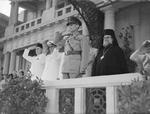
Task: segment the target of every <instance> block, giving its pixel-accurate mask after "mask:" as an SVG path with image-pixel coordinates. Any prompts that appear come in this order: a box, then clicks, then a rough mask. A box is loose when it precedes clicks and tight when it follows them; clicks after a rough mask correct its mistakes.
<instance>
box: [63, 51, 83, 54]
mask: <svg viewBox="0 0 150 114" xmlns="http://www.w3.org/2000/svg"><path fill="white" fill-rule="evenodd" d="M65 55H81V51H67V52H65Z"/></svg>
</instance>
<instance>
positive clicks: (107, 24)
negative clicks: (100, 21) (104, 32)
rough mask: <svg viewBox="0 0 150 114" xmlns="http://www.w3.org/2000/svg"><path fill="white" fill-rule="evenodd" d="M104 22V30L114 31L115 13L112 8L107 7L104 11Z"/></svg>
mask: <svg viewBox="0 0 150 114" xmlns="http://www.w3.org/2000/svg"><path fill="white" fill-rule="evenodd" d="M104 12H105V20H104V29H113V30H114V29H115V11H114V9H113V8H112V7H107V8H106V9H104Z"/></svg>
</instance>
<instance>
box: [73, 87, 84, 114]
mask: <svg viewBox="0 0 150 114" xmlns="http://www.w3.org/2000/svg"><path fill="white" fill-rule="evenodd" d="M85 97H86V95H85V88H75V114H85V112H86V98H85Z"/></svg>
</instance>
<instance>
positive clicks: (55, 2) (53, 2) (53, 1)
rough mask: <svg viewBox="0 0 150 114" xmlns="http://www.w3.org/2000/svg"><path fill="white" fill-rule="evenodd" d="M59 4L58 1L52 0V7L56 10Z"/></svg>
mask: <svg viewBox="0 0 150 114" xmlns="http://www.w3.org/2000/svg"><path fill="white" fill-rule="evenodd" d="M56 4H57V0H52V7H53V8H54V9H55V8H56Z"/></svg>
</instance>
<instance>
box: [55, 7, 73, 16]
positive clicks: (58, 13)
mask: <svg viewBox="0 0 150 114" xmlns="http://www.w3.org/2000/svg"><path fill="white" fill-rule="evenodd" d="M72 12H74V8H73V6H72V5H68V6H66V7H64V8H60V9H58V10H56V18H57V17H60V16H64V15H68V14H69V13H72Z"/></svg>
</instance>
